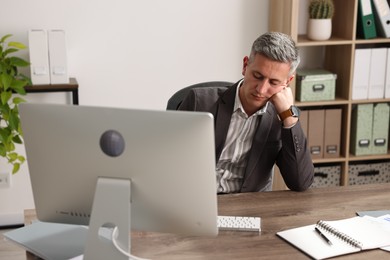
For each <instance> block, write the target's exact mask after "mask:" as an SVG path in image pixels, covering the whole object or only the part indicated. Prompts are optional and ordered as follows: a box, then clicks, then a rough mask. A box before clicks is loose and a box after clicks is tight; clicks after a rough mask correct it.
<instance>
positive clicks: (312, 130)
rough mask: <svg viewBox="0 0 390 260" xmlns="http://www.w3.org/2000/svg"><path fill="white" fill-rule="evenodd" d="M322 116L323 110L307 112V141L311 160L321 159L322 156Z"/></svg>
mask: <svg viewBox="0 0 390 260" xmlns="http://www.w3.org/2000/svg"><path fill="white" fill-rule="evenodd" d="M324 116H325V110H324V109H319V110H309V124H308V138H307V139H308V145H309V150H310V154H311V158H312V159H317V158H322V157H323V155H324V152H323V150H324V149H323V144H324V122H325V121H324Z"/></svg>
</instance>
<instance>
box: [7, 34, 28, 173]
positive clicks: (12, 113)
mask: <svg viewBox="0 0 390 260" xmlns="http://www.w3.org/2000/svg"><path fill="white" fill-rule="evenodd" d="M11 36H12V35H11V34H7V35H5V36H3V37H2V38H1V39H0V165H3V166H0V168H3V167H4V165H10V166H11V168H12V170H11V171H12V173H13V174H14V173H16V172H18V171H19V168H20V165H21V164H22V163H23V162H24V161H25V158H24V156H23V155H20V154H18V153H17V152H16V151H15V148H16V146H15V145H16V144H22V143H23V141H22V130H21V127H20V117H19V110H18V104H20V103H21V102H25V100H24V99H23V98H21V97H20V95H25V94H26V91H25V89H24V87H25V86H26V85H28V84H31V80H30V78H28V77H27V76H25V75H23V74H22V73H20V72H19V70H18V69H19V68H20V67H26V66H28V65H30V63H29V62H27V61H26V60H24V59H22V58H20V57H16V56H14V55H13V54H15V53H16V52H18V51H19V50H21V49H25V48H26V46H25V45H24V44H22V43H20V42H15V41H8V39H9V38H10V37H11ZM0 170H2V171H4V168H3V169H0Z"/></svg>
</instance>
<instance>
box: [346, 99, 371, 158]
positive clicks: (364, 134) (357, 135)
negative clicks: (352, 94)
mask: <svg viewBox="0 0 390 260" xmlns="http://www.w3.org/2000/svg"><path fill="white" fill-rule="evenodd" d="M373 117H374V104H372V103H368V104H358V105H356V106H354V107H353V109H352V123H351V142H350V151H351V153H352V154H353V155H357V156H359V155H369V154H371V152H372V122H373Z"/></svg>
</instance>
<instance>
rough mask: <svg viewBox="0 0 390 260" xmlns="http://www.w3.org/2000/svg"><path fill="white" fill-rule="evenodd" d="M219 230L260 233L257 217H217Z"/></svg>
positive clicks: (259, 223)
mask: <svg viewBox="0 0 390 260" xmlns="http://www.w3.org/2000/svg"><path fill="white" fill-rule="evenodd" d="M217 226H218V228H219V230H236V231H257V232H260V231H261V219H260V218H259V217H239V216H218V221H217Z"/></svg>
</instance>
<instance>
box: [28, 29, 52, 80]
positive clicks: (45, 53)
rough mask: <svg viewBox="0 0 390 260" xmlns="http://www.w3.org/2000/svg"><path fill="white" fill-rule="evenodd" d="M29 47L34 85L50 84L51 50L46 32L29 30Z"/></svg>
mask: <svg viewBox="0 0 390 260" xmlns="http://www.w3.org/2000/svg"><path fill="white" fill-rule="evenodd" d="M28 45H29V56H30V64H31V65H30V69H31V81H32V83H33V85H38V84H50V69H49V50H48V43H47V33H46V31H45V30H29V31H28Z"/></svg>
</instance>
